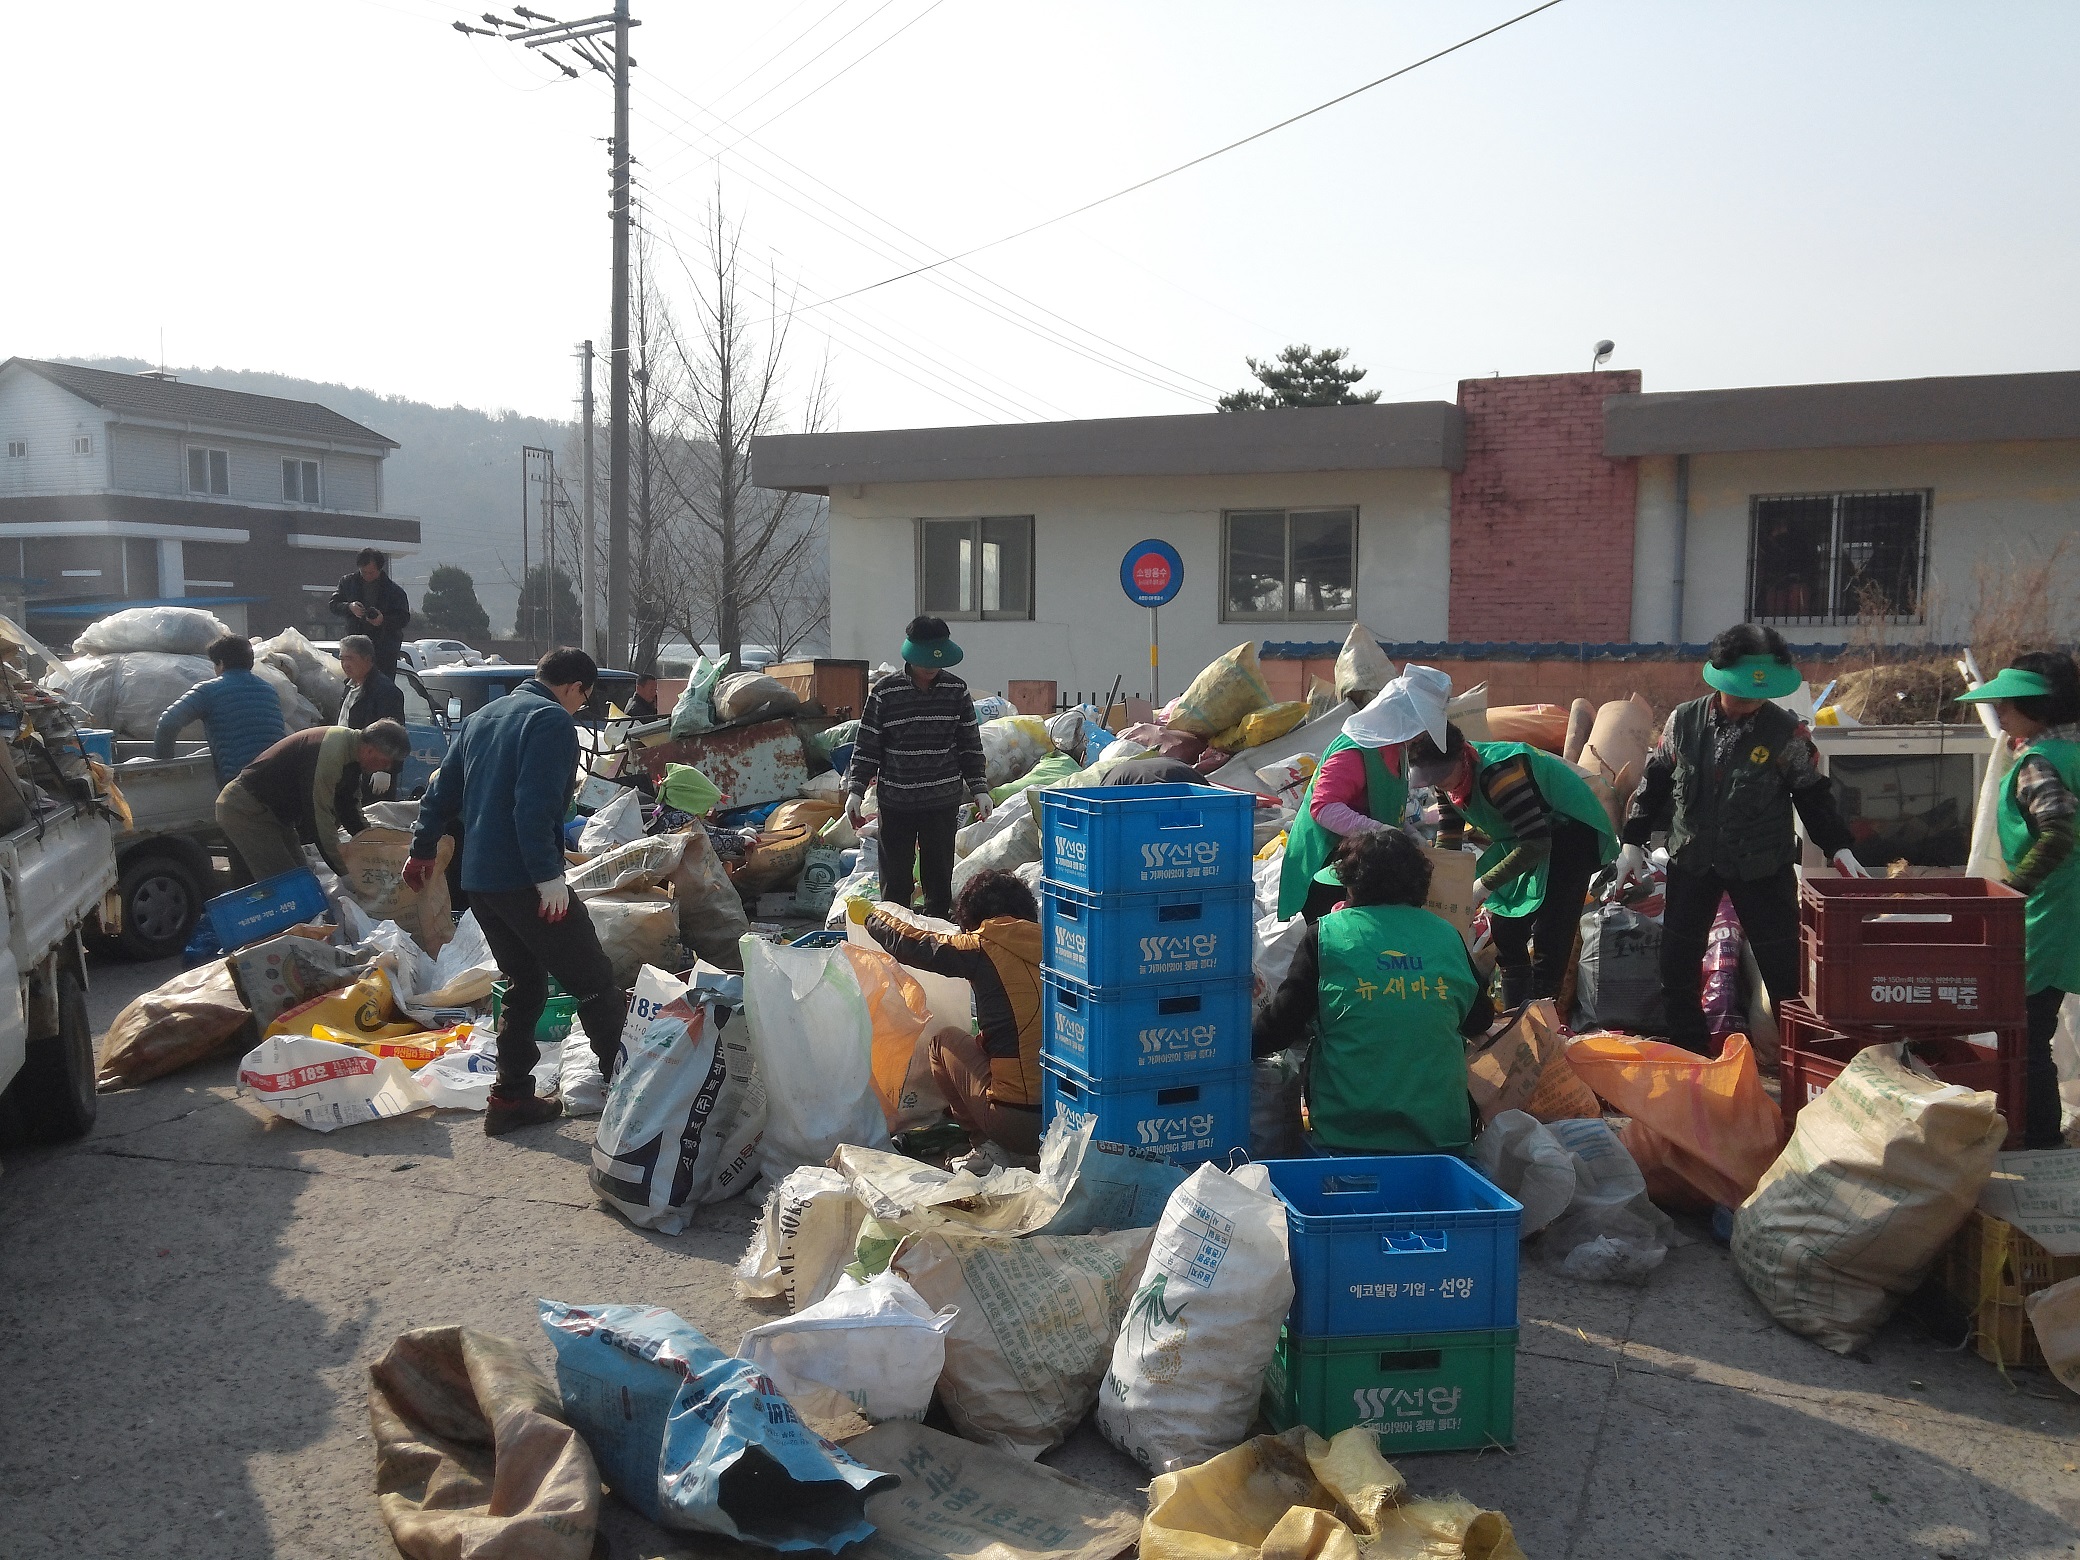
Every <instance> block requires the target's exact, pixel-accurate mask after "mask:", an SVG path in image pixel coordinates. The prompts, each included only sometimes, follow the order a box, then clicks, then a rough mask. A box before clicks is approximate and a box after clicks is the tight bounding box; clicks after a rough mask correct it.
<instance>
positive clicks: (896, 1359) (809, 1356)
mask: <svg viewBox="0 0 2080 1560" xmlns="http://www.w3.org/2000/svg"><path fill="white" fill-rule="evenodd" d="M954 1315H955V1313H954V1312H953V1311H951V1310H942V1311H934V1310H933V1309H932V1308H931V1307H930V1306H928V1305H926V1304H925V1303H924V1300H923V1298H922V1297H921V1296H919V1294H918V1293H917V1291H916V1290H914V1289H912V1288H911V1287H910V1286H909V1284H907V1283H905V1282H904V1281H903V1279H901V1278H900V1277H898V1276H897V1275H896V1274H894V1273H876V1274H875V1275H874V1276H873V1277H871V1278H869V1279H867V1280H866V1281H865V1282H861V1281H860V1280H858V1279H855V1278H853V1277H851V1276H850V1275H849V1274H847V1275H842V1276H840V1278H839V1279H838V1282H837V1283H836V1285H835V1286H833V1288H832V1289H831V1292H830V1293H829V1294H827V1295H825V1296H824V1297H823V1299H821V1300H819V1301H817V1302H816V1304H814V1305H812V1306H807V1307H805V1308H804V1309H802V1310H800V1311H797V1312H795V1314H794V1315H793V1316H790V1317H785V1318H783V1319H781V1320H779V1321H774V1322H767V1323H765V1324H764V1325H763V1326H760V1327H754V1328H752V1329H751V1330H750V1331H749V1332H747V1333H745V1334H744V1336H743V1339H742V1340H741V1341H740V1342H739V1343H738V1344H737V1353H738V1354H739V1355H740V1356H741V1357H743V1358H744V1359H747V1360H749V1361H751V1363H752V1364H754V1365H756V1366H757V1367H758V1368H759V1369H760V1370H762V1371H764V1372H765V1373H766V1374H767V1375H768V1376H770V1377H771V1378H772V1380H773V1384H774V1386H775V1387H776V1388H777V1389H778V1390H779V1392H780V1394H781V1396H783V1397H785V1398H786V1399H787V1400H788V1401H789V1402H790V1403H792V1404H794V1406H795V1407H796V1408H798V1409H800V1410H802V1411H803V1412H805V1413H809V1414H814V1415H817V1416H819V1417H822V1418H831V1417H836V1416H839V1415H842V1414H845V1413H857V1414H859V1416H860V1417H861V1418H863V1419H866V1420H868V1421H870V1422H872V1423H875V1424H879V1423H880V1422H882V1421H883V1420H888V1419H922V1418H924V1416H925V1411H926V1410H927V1409H929V1408H930V1407H931V1406H932V1388H933V1387H934V1385H935V1384H936V1383H937V1382H938V1380H939V1372H940V1371H941V1370H943V1369H944V1368H945V1365H946V1332H947V1329H948V1328H950V1327H951V1326H952V1325H953V1320H954Z"/></svg>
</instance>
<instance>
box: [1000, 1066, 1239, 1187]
mask: <svg viewBox="0 0 2080 1560" xmlns="http://www.w3.org/2000/svg"><path fill="white" fill-rule="evenodd" d="M1249 1084H1250V1069H1249V1067H1248V1066H1247V1065H1244V1066H1241V1067H1230V1068H1216V1069H1212V1070H1195V1071H1193V1072H1191V1073H1188V1074H1186V1075H1185V1076H1183V1077H1179V1078H1170V1077H1164V1078H1151V1079H1148V1080H1146V1081H1145V1082H1144V1081H1142V1080H1140V1079H1136V1080H1134V1081H1132V1082H1129V1083H1099V1082H1097V1081H1095V1080H1094V1079H1091V1078H1089V1077H1086V1076H1085V1075H1084V1074H1083V1073H1081V1072H1079V1071H1077V1070H1076V1069H1075V1068H1073V1067H1069V1066H1066V1065H1064V1064H1063V1063H1061V1062H1058V1061H1056V1060H1054V1059H1053V1058H1051V1057H1047V1056H1042V1057H1041V1058H1040V1119H1041V1120H1042V1121H1043V1122H1047V1121H1052V1120H1054V1118H1055V1114H1056V1113H1057V1112H1058V1111H1064V1110H1066V1111H1071V1112H1074V1113H1076V1114H1078V1115H1086V1116H1095V1117H1097V1118H1098V1125H1097V1129H1096V1130H1095V1131H1093V1132H1092V1134H1091V1141H1092V1142H1094V1143H1121V1144H1124V1145H1125V1146H1126V1147H1128V1148H1131V1149H1139V1150H1142V1151H1144V1152H1147V1153H1150V1154H1160V1155H1161V1156H1162V1157H1164V1158H1165V1159H1168V1160H1169V1161H1170V1162H1171V1163H1173V1164H1179V1165H1184V1166H1187V1167H1189V1166H1192V1165H1199V1164H1204V1163H1205V1162H1206V1161H1207V1160H1209V1159H1210V1160H1213V1161H1214V1162H1215V1163H1217V1164H1220V1165H1226V1164H1227V1162H1228V1156H1229V1155H1230V1154H1232V1153H1234V1152H1235V1150H1237V1149H1241V1150H1243V1151H1244V1152H1247V1151H1248V1149H1249Z"/></svg>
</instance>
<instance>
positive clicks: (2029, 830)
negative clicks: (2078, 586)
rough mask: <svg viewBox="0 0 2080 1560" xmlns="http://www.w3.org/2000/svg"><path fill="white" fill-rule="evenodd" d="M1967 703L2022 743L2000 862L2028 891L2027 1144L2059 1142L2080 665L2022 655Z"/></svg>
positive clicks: (2079, 902)
mask: <svg viewBox="0 0 2080 1560" xmlns="http://www.w3.org/2000/svg"><path fill="white" fill-rule="evenodd" d="M1963 697H1964V698H1966V699H1969V700H1986V701H1990V702H1991V703H1992V704H1993V708H1994V712H1995V713H1996V714H1997V715H1999V717H2000V722H2001V730H2002V731H2004V732H2006V733H2007V734H2008V739H2009V742H2010V744H2011V746H2012V747H2013V748H2014V749H2015V750H2016V752H2017V757H2016V760H2015V767H2014V768H2013V769H2011V770H2010V771H2009V772H2008V778H2007V780H2006V781H2005V782H2004V783H2003V784H2002V786H2001V801H2000V811H1999V813H1998V815H1997V819H1998V822H1999V825H2000V844H2001V859H2002V860H2003V861H2004V862H2006V863H2007V867H2008V886H2009V887H2010V888H2014V889H2018V890H2020V891H2021V892H2022V893H2024V894H2027V895H2028V896H2029V901H2028V903H2027V904H2026V905H2025V906H2024V907H2023V912H2022V915H2023V947H2024V950H2025V954H2026V957H2027V960H2028V963H2027V965H2026V969H2025V979H2024V982H2023V990H2024V991H2025V992H2026V993H2027V994H2028V1001H2029V1007H2028V1014H2029V1052H2028V1062H2027V1073H2026V1077H2027V1087H2028V1103H2027V1105H2026V1106H2025V1108H2024V1112H2023V1140H2022V1146H2023V1147H2024V1148H2062V1147H2064V1145H2065V1140H2064V1138H2063V1137H2061V1136H2060V1134H2059V1130H2058V1119H2059V1098H2058V1064H2057V1063H2056V1062H2054V1061H2053V1060H2052V1059H2051V1036H2052V1034H2053V1033H2054V1032H2055V1031H2056V1030H2057V1028H2058V1010H2059V1008H2060V1007H2061V1006H2062V1005H2063V1004H2064V1002H2065V999H2066V996H2067V994H2068V993H2069V992H2075V991H2080V858H2076V857H2075V855H2074V852H2073V816H2074V813H2075V812H2076V811H2080V801H2076V798H2080V669H2076V668H2075V667H2074V665H2073V658H2072V657H2071V656H2069V655H2063V654H2061V653H2059V652H2057V651H2035V652H2032V653H2031V654H2029V655H2019V656H2017V657H2016V658H2015V664H2014V665H2012V666H2010V667H2008V668H2007V669H2006V670H2004V671H2003V672H2002V673H2001V674H2000V675H1999V676H1998V677H1996V678H1994V679H1993V680H1992V681H1991V682H1986V683H1981V684H1980V685H1979V686H1978V687H1977V688H1974V689H1973V690H1972V691H1971V692H1970V693H1967V694H1965V695H1963Z"/></svg>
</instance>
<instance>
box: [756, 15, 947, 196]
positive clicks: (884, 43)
mask: <svg viewBox="0 0 2080 1560" xmlns="http://www.w3.org/2000/svg"><path fill="white" fill-rule="evenodd" d="M945 3H946V0H932V3H931V4H930V5H928V6H926V7H925V8H924V9H923V10H922V11H919V12H918V13H917V14H916V15H915V16H913V17H911V18H910V20H909V21H907V22H905V23H903V25H902V26H900V27H898V28H897V29H896V30H895V31H894V32H892V33H890V34H889V35H888V36H887V37H886V38H883V39H882V40H881V41H880V42H879V43H877V44H875V45H874V47H873V48H871V49H869V50H867V52H866V53H865V54H862V55H860V56H859V57H858V58H857V59H855V60H853V61H852V63H851V64H849V65H845V66H842V67H841V68H840V69H839V70H838V71H837V72H836V74H834V75H830V76H827V77H825V78H824V79H823V80H822V81H820V82H818V83H817V84H816V85H815V86H813V87H811V88H810V89H809V90H808V91H807V92H804V93H803V94H802V95H801V96H800V97H798V98H796V99H795V100H794V101H793V102H792V103H789V104H788V105H787V106H786V107H785V108H782V109H779V110H777V111H776V112H774V113H771V114H768V115H767V116H766V117H765V118H763V119H761V120H760V121H759V122H758V123H757V124H755V125H753V126H752V127H751V128H750V129H749V130H746V131H745V132H744V133H743V134H742V135H739V136H738V137H737V138H736V140H734V141H732V142H730V144H729V145H728V146H726V147H724V148H723V149H722V151H723V152H727V151H733V150H735V149H736V148H737V147H738V146H740V145H742V144H743V143H744V142H745V141H748V140H750V139H751V137H753V136H754V135H757V134H758V132H759V131H761V130H763V129H765V127H766V126H767V125H769V124H771V123H773V121H774V120H776V119H779V118H782V117H783V116H785V115H788V114H791V113H793V112H794V111H795V110H796V109H798V108H800V107H801V106H802V105H803V104H804V103H806V102H808V101H809V99H811V98H813V97H814V96H816V94H817V93H819V92H821V91H822V90H823V89H824V88H825V87H827V86H829V85H830V84H831V83H832V82H834V81H836V80H837V79H838V77H839V76H842V75H844V74H845V72H846V71H849V70H851V69H852V67H853V66H854V65H861V64H864V63H865V62H866V61H867V60H869V59H871V58H873V56H874V55H876V54H878V53H879V52H880V51H881V50H882V49H885V48H886V47H888V45H890V44H891V43H894V42H895V41H896V39H898V38H900V37H902V36H903V34H904V33H906V32H908V31H909V30H910V29H911V28H913V27H915V26H916V25H917V24H918V23H919V22H921V21H923V20H924V19H925V18H926V17H927V16H930V15H931V14H932V13H933V12H934V11H936V10H938V9H939V7H940V6H942V5H944V4H945ZM876 14H879V13H876ZM748 107H750V105H749V104H748V103H747V104H746V105H745V108H748ZM738 112H739V113H742V112H743V109H739V110H738ZM721 155H722V152H717V153H716V156H718V157H719V156H721Z"/></svg>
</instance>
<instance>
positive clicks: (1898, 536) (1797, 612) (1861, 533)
mask: <svg viewBox="0 0 2080 1560" xmlns="http://www.w3.org/2000/svg"><path fill="white" fill-rule="evenodd" d="M1933 497H1934V495H1933V494H1932V493H1930V492H1928V491H1927V490H1922V491H1918V492H1906V493H1796V494H1785V495H1781V496H1774V497H1769V498H1762V497H1756V498H1753V499H1750V500H1749V508H1750V518H1749V527H1748V616H1749V617H1750V618H1751V619H1753V620H1754V621H1756V622H1762V623H1780V624H1786V625H1792V626H1802V627H1824V626H1827V625H1831V624H1842V623H1918V622H1920V621H1921V620H1922V616H1923V612H1922V606H1923V604H1922V587H1923V584H1924V582H1925V581H1926V579H1927V574H1928V511H1929V506H1930V502H1931V500H1932V499H1933Z"/></svg>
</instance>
